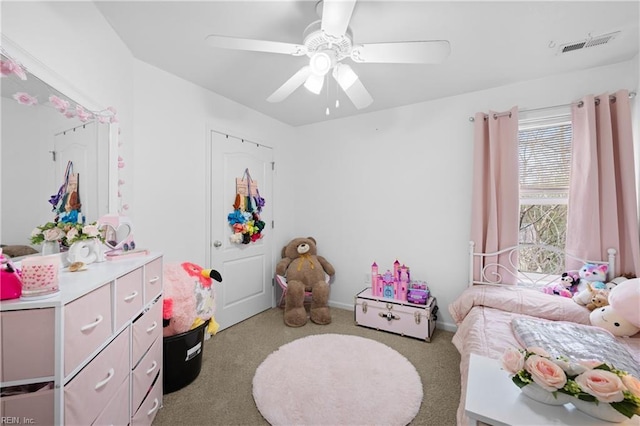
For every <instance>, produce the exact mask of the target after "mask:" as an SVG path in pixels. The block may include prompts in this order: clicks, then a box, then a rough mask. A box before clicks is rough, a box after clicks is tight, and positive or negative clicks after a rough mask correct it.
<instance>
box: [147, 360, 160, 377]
mask: <svg viewBox="0 0 640 426" xmlns="http://www.w3.org/2000/svg"><path fill="white" fill-rule="evenodd" d="M157 366H158V363H157V362H155V361H153V363H152V364H151V367H149V369H148V370H147V375H149V374H151V372H152V371H153V370H155V369H156V367H157Z"/></svg>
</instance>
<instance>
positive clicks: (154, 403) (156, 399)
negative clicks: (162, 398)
mask: <svg viewBox="0 0 640 426" xmlns="http://www.w3.org/2000/svg"><path fill="white" fill-rule="evenodd" d="M159 405H160V403H159V402H158V398H155V399H154V400H153V407H151V410H149V411H147V416H150V415H152V414H153V412H154V411H156V410H157V409H158V406H159Z"/></svg>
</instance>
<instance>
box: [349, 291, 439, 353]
mask: <svg viewBox="0 0 640 426" xmlns="http://www.w3.org/2000/svg"><path fill="white" fill-rule="evenodd" d="M355 299H356V300H355V308H354V315H355V320H356V324H358V325H361V326H363V327H369V328H375V329H376V330H383V331H388V332H390V333H395V334H400V335H402V336H410V337H415V338H417V339H423V340H426V341H427V342H430V341H431V336H432V335H433V330H434V329H435V328H436V320H437V319H438V317H437V315H436V314H437V312H438V305H437V301H436V298H435V297H429V300H427V304H426V305H418V304H415V303H409V302H405V301H402V300H395V299H386V298H384V297H375V296H373V295H372V294H371V288H365V289H364V290H362V291H361V292H360V293H358V295H357V296H356V298H355Z"/></svg>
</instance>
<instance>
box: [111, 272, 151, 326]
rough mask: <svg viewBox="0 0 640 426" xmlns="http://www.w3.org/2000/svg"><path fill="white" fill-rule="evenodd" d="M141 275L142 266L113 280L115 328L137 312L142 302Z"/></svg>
mask: <svg viewBox="0 0 640 426" xmlns="http://www.w3.org/2000/svg"><path fill="white" fill-rule="evenodd" d="M142 280H143V277H142V268H138V269H136V270H135V271H133V272H129V273H128V274H126V275H123V276H122V277H120V278H118V279H116V281H115V284H114V286H115V303H116V330H118V329H120V327H122V326H123V325H124V324H126V322H127V321H129V320H130V319H131V318H132V317H133V316H134V315H135V314H136V313H138V312H139V311H140V310H141V309H142V306H143V305H144V303H143V295H142V288H143V282H142Z"/></svg>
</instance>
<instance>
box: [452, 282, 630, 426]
mask: <svg viewBox="0 0 640 426" xmlns="http://www.w3.org/2000/svg"><path fill="white" fill-rule="evenodd" d="M448 309H449V313H450V314H451V316H452V317H453V319H454V321H455V322H456V325H457V326H458V329H457V331H456V333H455V334H454V336H453V340H452V343H453V344H454V345H455V347H456V348H457V349H458V351H459V352H460V355H461V357H460V358H461V361H460V379H461V394H460V405H459V406H458V412H457V420H458V424H459V425H467V424H468V419H467V417H466V416H465V414H464V405H465V394H466V388H467V373H468V370H469V356H470V354H471V353H475V354H478V355H483V356H487V357H489V358H495V359H497V358H500V356H501V355H502V354H503V353H504V350H505V349H506V348H508V347H521V345H520V344H519V342H518V339H517V338H516V335H515V334H514V332H513V328H512V325H511V322H512V320H513V319H514V318H527V317H530V318H542V319H547V320H552V321H570V322H574V323H578V324H586V325H589V313H590V312H589V310H588V309H586V308H585V307H583V306H580V305H578V304H577V303H575V302H574V301H573V300H571V299H569V298H565V297H561V296H555V295H549V294H545V293H542V292H540V291H536V290H533V289H528V288H522V287H516V286H488V285H476V286H473V287H469V288H467V289H466V290H465V291H464V292H463V293H462V294H461V295H460V296H459V297H458V299H456V300H455V301H454V302H453V303H451V304H450V305H449V307H448ZM635 337H637V338H635ZM617 340H618V341H619V342H620V343H622V344H623V345H625V346H626V347H627V348H628V349H629V352H630V353H631V354H632V355H633V356H634V358H635V359H636V360H637V361H638V362H640V336H638V335H636V336H634V338H617ZM505 374H506V373H505Z"/></svg>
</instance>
